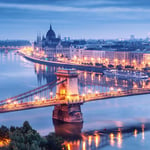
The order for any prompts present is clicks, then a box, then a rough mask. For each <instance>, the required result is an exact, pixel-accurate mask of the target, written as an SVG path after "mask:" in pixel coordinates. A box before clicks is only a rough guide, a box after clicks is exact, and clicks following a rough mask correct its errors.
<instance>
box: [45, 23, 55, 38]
mask: <svg viewBox="0 0 150 150" xmlns="http://www.w3.org/2000/svg"><path fill="white" fill-rule="evenodd" d="M55 38H56V35H55V32H54V31H53V29H52V26H51V25H50V29H49V30H48V32H47V34H46V39H47V40H51V39H55Z"/></svg>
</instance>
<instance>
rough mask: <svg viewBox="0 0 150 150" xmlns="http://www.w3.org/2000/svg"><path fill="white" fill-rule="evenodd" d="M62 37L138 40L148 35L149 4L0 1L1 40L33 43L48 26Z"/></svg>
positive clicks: (139, 1)
mask: <svg viewBox="0 0 150 150" xmlns="http://www.w3.org/2000/svg"><path fill="white" fill-rule="evenodd" d="M50 23H51V24H52V26H53V28H54V30H55V32H56V34H57V35H58V34H61V36H62V37H65V36H69V37H71V38H73V39H74V38H80V39H81V38H86V39H112V38H128V37H130V35H131V34H134V35H135V36H136V37H138V38H140V37H141V38H144V37H147V36H148V35H149V33H150V1H149V0H136V1H135V0H0V40H2V39H28V40H34V39H35V38H36V35H37V33H41V34H46V32H47V30H48V29H49V24H50Z"/></svg>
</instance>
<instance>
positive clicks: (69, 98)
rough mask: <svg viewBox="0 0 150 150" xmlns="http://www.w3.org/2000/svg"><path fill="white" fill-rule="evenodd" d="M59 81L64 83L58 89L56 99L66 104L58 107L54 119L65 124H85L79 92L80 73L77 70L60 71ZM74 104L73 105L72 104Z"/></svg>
mask: <svg viewBox="0 0 150 150" xmlns="http://www.w3.org/2000/svg"><path fill="white" fill-rule="evenodd" d="M56 76H57V79H59V80H60V82H61V81H62V83H61V84H59V85H57V88H56V99H59V100H60V101H61V100H63V101H64V100H65V101H66V104H61V105H56V106H55V108H54V111H53V119H56V120H60V121H63V122H70V123H73V122H83V118H82V113H81V108H80V105H81V104H80V103H79V91H78V73H77V71H76V70H75V69H59V70H57V72H56ZM72 102H74V103H73V104H71V103H72Z"/></svg>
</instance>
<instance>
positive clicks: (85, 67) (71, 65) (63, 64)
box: [18, 51, 106, 73]
mask: <svg viewBox="0 0 150 150" xmlns="http://www.w3.org/2000/svg"><path fill="white" fill-rule="evenodd" d="M18 52H19V54H20V55H21V56H23V57H24V58H26V59H28V60H30V61H32V62H35V63H40V64H44V65H53V66H60V67H67V68H76V69H79V70H87V71H95V72H100V73H103V70H105V69H106V68H102V67H98V66H91V65H83V64H75V63H67V62H61V61H50V60H43V59H39V58H36V57H33V56H29V55H27V54H24V53H22V52H20V51H18Z"/></svg>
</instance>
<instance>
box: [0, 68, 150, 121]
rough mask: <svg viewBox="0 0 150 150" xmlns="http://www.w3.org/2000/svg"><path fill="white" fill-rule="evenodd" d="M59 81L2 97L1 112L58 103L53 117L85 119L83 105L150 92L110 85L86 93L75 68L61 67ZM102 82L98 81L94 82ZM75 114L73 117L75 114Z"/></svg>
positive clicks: (149, 91) (58, 72) (144, 89)
mask: <svg viewBox="0 0 150 150" xmlns="http://www.w3.org/2000/svg"><path fill="white" fill-rule="evenodd" d="M56 76H57V80H56V81H53V82H51V83H48V84H46V85H43V86H41V87H38V88H36V89H33V90H30V91H28V92H25V93H23V94H20V95H17V96H14V97H11V98H8V99H5V100H1V101H0V113H6V112H13V111H20V110H26V109H34V108H41V107H48V106H55V107H54V111H53V118H54V119H57V120H61V121H64V122H82V121H83V118H82V113H81V109H80V105H81V104H83V103H86V102H90V101H95V100H104V99H108V98H117V97H123V96H133V95H140V94H150V88H148V87H145V88H142V87H141V88H137V87H136V88H135V87H133V88H130V89H128V90H127V89H121V88H116V87H110V88H109V89H107V90H105V91H101V90H98V89H97V90H96V91H94V92H92V91H91V90H90V89H86V91H84V92H85V93H83V91H82V92H80V93H79V90H78V84H79V83H85V82H84V81H82V80H80V81H78V73H77V71H76V70H75V69H59V70H58V71H57V72H56ZM94 84H96V85H98V82H97V83H94ZM72 116H73V117H72Z"/></svg>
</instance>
